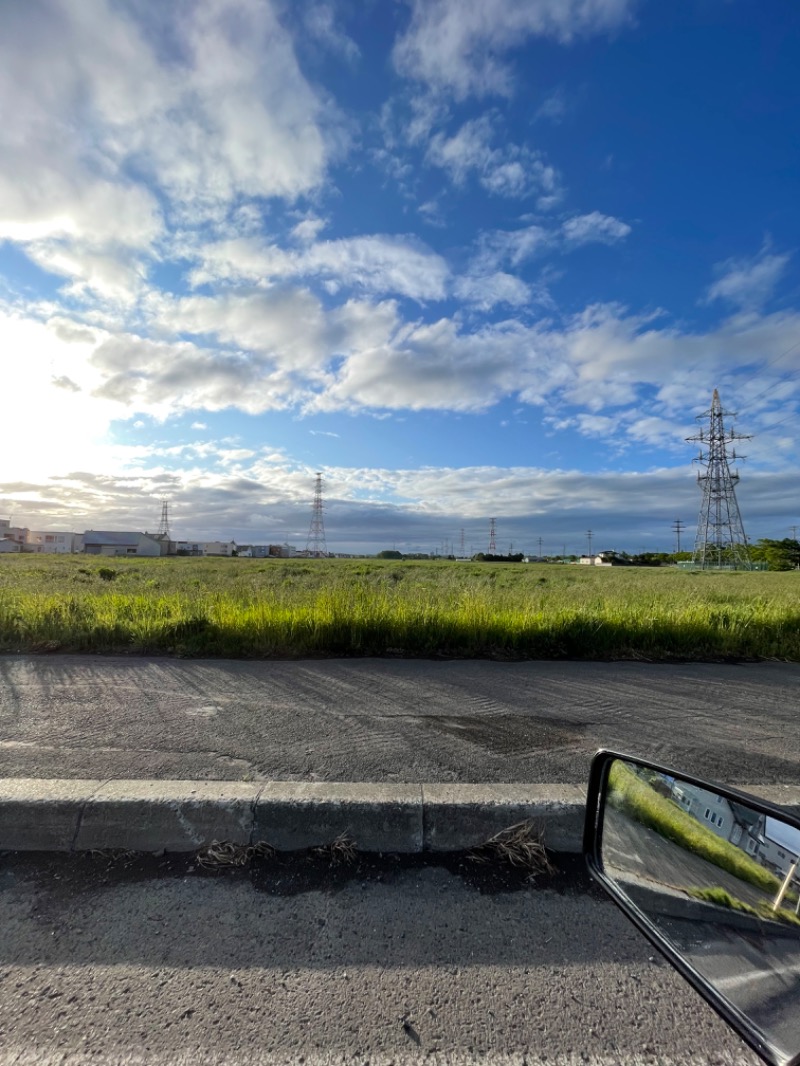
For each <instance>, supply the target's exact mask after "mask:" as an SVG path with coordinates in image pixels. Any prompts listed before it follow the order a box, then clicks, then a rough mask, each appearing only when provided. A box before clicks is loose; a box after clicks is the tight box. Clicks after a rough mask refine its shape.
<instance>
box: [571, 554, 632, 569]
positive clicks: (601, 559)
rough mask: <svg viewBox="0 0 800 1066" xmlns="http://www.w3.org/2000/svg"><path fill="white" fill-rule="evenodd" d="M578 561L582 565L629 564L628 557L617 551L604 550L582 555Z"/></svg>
mask: <svg viewBox="0 0 800 1066" xmlns="http://www.w3.org/2000/svg"><path fill="white" fill-rule="evenodd" d="M578 562H579V563H583V564H584V566H630V565H631V561H630V559H626V558H625V556H624V555H620V554H619V552H615V551H605V552H598V553H597V555H582V556H581V557H580V559H579V560H578Z"/></svg>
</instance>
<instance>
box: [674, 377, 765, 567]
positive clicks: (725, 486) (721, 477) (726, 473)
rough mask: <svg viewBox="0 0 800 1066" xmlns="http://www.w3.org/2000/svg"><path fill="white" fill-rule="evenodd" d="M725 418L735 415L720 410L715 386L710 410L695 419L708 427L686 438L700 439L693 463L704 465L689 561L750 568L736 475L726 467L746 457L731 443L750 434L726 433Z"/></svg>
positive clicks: (750, 563)
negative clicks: (698, 508)
mask: <svg viewBox="0 0 800 1066" xmlns="http://www.w3.org/2000/svg"><path fill="white" fill-rule="evenodd" d="M725 417H729V418H735V417H736V416H735V415H734V414H732V413H731V412H729V411H723V410H722V404H721V403H720V399H719V392H718V391H717V390H716V389H714V395H713V397H712V399H711V409H710V410H709V411H705V412H704V413H703V414H702V415H698V416H697V421H698V422H701V421H705V420H706V419H708V428H705V427H704V428H702V429H701V430H700V432H699V433H698V434H697V435H696V436H694V437H687V438H686V439H687V440H688V441H698V442H699V444H700V454H699V455H698V456H697V458H696V459H695V460H694V462H696V463H700V465H701V467H702V468H703V469H702V471H701V472H700V473H698V475H697V480H698V482H699V483H700V485H701V486H702V488H703V502H702V504H701V505H700V515H699V516H698V519H697V536H696V537H695V541H694V553H693V555H692V564H693V565H694V566H696V567H699V568H700V569H701V570H709V569H717V568H724V569H730V570H752V568H753V564H752V561H751V559H750V552H749V550H748V547H747V537H746V535H745V532H744V526H743V524H742V515H741V512H740V511H739V504H738V502H737V500H736V489H735V485H736V482H737V481H738V480H739V474H738V472H737V471H736V470H731V468H730V466H729V463H730V461H731V460H735V459H744V458H745V456H743V455H737V454H736V450H735V447H733V445H734V443H735V442H736V441H737V440H750V437H749V436H745V435H744V434H742V433H734V432H733V430H729V431H728V432H726V431H725V425H724V421H723V419H724V418H725ZM729 447H730V452H729V451H728V449H729Z"/></svg>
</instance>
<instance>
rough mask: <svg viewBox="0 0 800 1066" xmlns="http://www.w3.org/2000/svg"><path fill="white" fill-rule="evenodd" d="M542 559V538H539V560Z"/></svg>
mask: <svg viewBox="0 0 800 1066" xmlns="http://www.w3.org/2000/svg"><path fill="white" fill-rule="evenodd" d="M541 557H542V538H541V537H539V558H540V559H541Z"/></svg>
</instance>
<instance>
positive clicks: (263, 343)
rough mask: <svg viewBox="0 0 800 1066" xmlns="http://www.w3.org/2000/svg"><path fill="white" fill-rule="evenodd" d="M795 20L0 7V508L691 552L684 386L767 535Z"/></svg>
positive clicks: (293, 8) (794, 293) (775, 515)
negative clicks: (733, 415) (313, 507)
mask: <svg viewBox="0 0 800 1066" xmlns="http://www.w3.org/2000/svg"><path fill="white" fill-rule="evenodd" d="M799 52H800V13H798V11H797V10H796V8H795V6H794V5H791V4H780V3H769V2H768V3H757V2H755V0H753V2H750V0H736V2H729V0H687V3H684V4H680V5H673V4H658V3H654V2H647V0H418V2H415V0H411V2H404V0H398V2H388V0H386V2H383V0H382V2H377V0H373V2H370V3H361V2H356V0H342V2H339V3H337V2H333V0H293V2H281V3H278V2H272V0H184V2H176V3H174V4H165V5H153V4H149V3H144V2H140V0H127V2H110V0H82V2H81V3H80V4H73V3H69V2H67V0H30V2H26V3H24V4H21V3H20V4H12V5H9V6H8V8H7V9H6V10H5V11H4V33H3V36H2V40H0V94H2V98H3V99H4V100H6V101H9V102H10V104H11V106H9V108H8V109H7V114H6V117H5V119H4V123H3V125H2V128H0V341H2V351H3V359H4V369H3V388H2V391H0V417H2V420H3V424H4V427H5V431H6V432H5V439H6V447H5V448H4V449H3V453H2V456H1V457H0V513H5V514H6V515H11V516H12V518H13V520H14V522H18V523H21V524H26V525H28V526H30V527H31V528H35V529H57V528H60V529H64V528H67V529H78V530H83V529H85V528H92V527H94V528H131V527H133V528H139V529H141V528H154V527H155V526H156V525H157V523H158V519H159V517H160V511H161V507H160V499H161V497H163V496H167V497H168V498H169V499H170V504H171V514H172V527H173V534H174V535H176V536H180V537H184V538H187V539H195V538H209V539H210V538H217V537H226V538H227V537H233V538H235V539H236V540H238V541H240V542H251V541H252V542H256V543H265V542H275V541H280V542H282V541H286V540H288V541H290V542H292V543H295V544H298V545H299V546H303V545H304V543H305V539H306V536H307V533H308V529H309V520H310V502H311V497H312V493H313V482H314V474H315V472H317V471H321V472H323V474H324V476H325V498H326V513H325V522H326V531H327V536H328V543H329V547H331V548H332V549H338V550H343V551H346V550H367V551H371V550H380V549H381V548H386V547H392V546H395V545H396V546H397V547H399V548H402V549H407V550H414V549H417V550H430V549H431V548H438V549H440V550H441V546H442V545H443V543H446V542H450V541H454V542H456V543H458V542H459V541H460V536H461V530H462V529H463V530H464V531H465V532H464V537H465V544H466V546H467V547H474V548H475V550H478V549H481V548H485V547H486V544H487V542H488V531H489V519H490V517H495V518H496V520H497V536H498V545H499V546H501V547H503V548H505V547H506V546H508V545H509V544H512V543H513V544H514V546H515V548H521V549H526V550H533V549H535V548H537V547H538V538H539V537H541V538H542V541H543V547H544V549H545V550H550V551H560V550H561V549H562V546H564V545H566V546H567V550H570V551H576V552H580V551H582V550H585V548H586V536H585V532H586V530H587V529H588V528H591V529H593V531H594V546H595V547H596V548H597V547H614V548H617V549H618V550H623V549H626V550H629V551H639V550H642V549H653V550H659V549H660V550H668V549H671V548H672V547H673V546H674V537H673V534H672V532H671V526H672V524H673V522H674V521H675V519H676V518H680V519H681V520H682V521H683V522H684V523H685V525H686V527H687V530H686V533H685V534H684V545H686V544H687V543H690V542H691V537H692V534H693V532H694V525H695V520H696V516H697V512H698V509H699V503H700V497H699V491H698V488H697V483H696V480H695V470H693V468H692V464H691V459H692V456H693V454H694V451H693V446H691V445H689V444H687V443H686V442H685V438H686V437H687V436H690V435H691V434H692V432H693V431H694V428H695V422H694V419H695V416H697V415H698V414H701V413H702V412H703V411H705V410H707V409H708V407H709V405H710V400H711V394H712V391H713V389H714V388H715V387H716V388H719V390H720V394H721V397H722V400H723V404H724V406H725V408H726V409H728V410H731V411H737V412H738V413H739V418H738V420H737V422H736V428H737V429H738V430H740V431H741V432H744V433H750V434H753V440H752V441H750V442H748V445H747V447H746V448H742V451H744V452H745V453H746V454H747V457H748V459H747V462H746V463H745V464H744V465H743V466H742V467H741V474H742V479H741V482H740V484H739V489H738V493H739V503H740V507H741V510H742V514H743V518H744V522H745V528H746V529H747V531H748V534H749V536H750V537H751V539H756V538H758V537H760V536H772V537H783V536H787V535H789V532H790V527H791V526H792V525H793V524H795V523H800V510H799V509H798V504H797V497H798V489H800V478H798V473H797V461H796V439H797V432H796V431H797V428H798V414H797V403H798V399H800V393H799V390H800V269H798V255H797V248H798V243H799V242H800V232H799V229H800V227H799V225H798V197H797V188H798V179H799V178H800V158H799V156H800V130H798V124H799V121H800V120H798V116H799V115H800V80H799V79H798V78H797V76H796V56H797V55H798V53H799Z"/></svg>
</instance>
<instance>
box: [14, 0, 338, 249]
mask: <svg viewBox="0 0 800 1066" xmlns="http://www.w3.org/2000/svg"><path fill="white" fill-rule="evenodd" d="M145 16H146V19H145ZM146 20H147V21H146ZM0 96H2V98H3V99H6V100H13V101H14V107H13V108H9V109H7V113H6V115H5V117H4V121H3V124H2V127H0V158H1V159H2V165H1V166H0V236H5V237H9V238H11V239H13V240H21V241H29V240H41V239H43V238H48V237H59V238H63V237H68V238H74V239H77V240H78V241H79V242H81V243H82V245H83V246H84V247H86V246H92V245H93V246H97V245H104V244H105V245H110V246H112V247H118V246H129V247H134V248H147V247H149V246H150V245H151V244H152V242H153V241H154V240H156V239H157V238H158V237H159V235H160V234H161V233H162V232H163V220H162V217H161V211H160V209H159V204H158V201H157V199H156V197H155V196H154V195H153V193H152V192H151V191H150V189H149V188H148V187H147V186H146V185H145V184H144V183H143V182H142V180H141V175H143V174H145V175H148V176H149V179H150V180H151V181H152V182H153V183H154V184H155V185H156V186H157V187H158V188H159V189H160V190H161V191H162V192H163V193H164V194H165V195H166V196H167V198H168V201H169V202H170V208H171V210H172V211H174V212H178V213H179V214H184V215H186V214H188V215H191V216H192V217H198V216H203V215H208V216H209V217H219V216H220V214H223V215H224V213H225V212H226V211H227V209H228V207H233V206H235V201H236V198H237V197H239V196H251V197H256V196H260V197H275V196H277V197H283V198H285V199H288V200H293V199H294V198H295V197H297V196H298V195H300V194H302V193H304V192H308V191H310V190H312V189H313V188H315V187H316V186H317V185H319V183H320V182H321V181H322V179H323V177H324V174H325V168H326V165H327V162H328V159H329V157H330V154H331V151H335V150H337V149H338V147H340V145H341V132H340V127H339V125H338V118H337V116H336V114H335V112H334V111H333V110H332V109H331V106H330V104H328V103H327V102H323V101H322V100H321V99H320V98H318V97H317V95H316V94H315V93H314V91H313V90H312V89H311V88H310V86H309V85H308V83H307V82H306V80H305V78H304V77H303V75H302V73H301V71H300V68H299V66H298V64H297V61H296V58H295V55H294V51H293V47H292V43H291V40H290V38H289V36H288V34H287V32H286V31H285V30H284V29H283V27H282V26H281V24H280V22H279V21H278V19H277V16H276V14H275V11H274V8H273V5H272V4H271V3H269V2H266V0H260V2H259V0H199V2H197V3H193V4H191V5H188V6H181V5H163V6H161V5H159V6H152V5H151V6H149V7H147V8H142V7H141V5H139V6H134V7H132V8H131V7H127V8H125V7H123V6H121V5H114V6H112V5H111V4H110V3H108V2H107V0H86V2H82V3H79V4H74V3H70V2H68V0H30V2H26V3H25V4H18V5H12V7H10V8H9V9H8V10H7V11H6V12H5V13H4V22H3V34H2V37H0ZM20 175H25V180H24V181H20Z"/></svg>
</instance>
